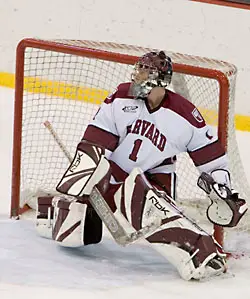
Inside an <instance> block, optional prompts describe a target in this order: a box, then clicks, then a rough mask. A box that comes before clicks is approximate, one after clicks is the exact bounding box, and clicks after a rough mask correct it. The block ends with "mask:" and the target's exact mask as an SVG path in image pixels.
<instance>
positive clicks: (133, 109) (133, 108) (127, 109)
mask: <svg viewBox="0 0 250 299" xmlns="http://www.w3.org/2000/svg"><path fill="white" fill-rule="evenodd" d="M137 108H138V106H125V107H123V108H122V110H123V112H129V113H136V110H137Z"/></svg>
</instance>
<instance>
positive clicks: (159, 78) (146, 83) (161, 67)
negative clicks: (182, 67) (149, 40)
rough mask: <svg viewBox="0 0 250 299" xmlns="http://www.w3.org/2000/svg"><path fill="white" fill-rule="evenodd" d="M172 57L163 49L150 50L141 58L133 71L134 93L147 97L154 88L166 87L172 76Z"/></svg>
mask: <svg viewBox="0 0 250 299" xmlns="http://www.w3.org/2000/svg"><path fill="white" fill-rule="evenodd" d="M172 73H173V69H172V62H171V58H170V57H168V56H166V54H165V53H164V52H163V51H160V52H149V53H146V54H144V55H143V56H142V57H140V58H139V60H138V62H137V63H136V64H135V67H134V72H133V73H132V82H133V95H134V96H135V97H137V98H138V97H142V98H143V97H146V96H147V95H148V94H149V93H150V91H151V90H152V88H154V87H156V86H159V87H164V88H166V87H167V86H168V85H169V84H170V82H171V78H172Z"/></svg>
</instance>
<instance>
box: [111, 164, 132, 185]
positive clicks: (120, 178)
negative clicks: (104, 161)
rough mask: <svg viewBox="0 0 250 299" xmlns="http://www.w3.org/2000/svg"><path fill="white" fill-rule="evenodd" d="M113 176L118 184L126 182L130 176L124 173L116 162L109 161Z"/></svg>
mask: <svg viewBox="0 0 250 299" xmlns="http://www.w3.org/2000/svg"><path fill="white" fill-rule="evenodd" d="M109 163H110V166H111V170H112V172H111V173H112V175H113V177H114V179H115V180H116V182H124V181H125V179H126V178H127V176H128V173H127V172H126V171H124V170H123V169H122V168H121V167H120V166H119V165H117V164H116V163H115V162H114V161H112V160H109Z"/></svg>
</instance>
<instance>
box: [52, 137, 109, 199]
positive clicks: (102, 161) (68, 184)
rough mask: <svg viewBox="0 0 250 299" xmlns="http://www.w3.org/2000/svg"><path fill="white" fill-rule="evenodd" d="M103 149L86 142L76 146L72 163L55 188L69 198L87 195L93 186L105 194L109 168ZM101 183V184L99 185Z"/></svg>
mask: <svg viewBox="0 0 250 299" xmlns="http://www.w3.org/2000/svg"><path fill="white" fill-rule="evenodd" d="M104 154H105V150H104V148H102V147H100V146H97V145H95V144H92V143H89V142H87V141H82V142H80V143H79V144H78V146H77V150H76V153H75V156H74V159H73V161H72V162H71V164H70V166H69V167H68V169H67V171H66V172H65V174H64V175H63V177H62V179H61V181H60V182H59V184H58V185H57V187H56V190H57V191H58V192H60V193H63V194H67V195H71V196H83V195H89V194H90V193H91V191H92V189H93V187H94V186H95V185H98V184H99V185H100V186H99V187H100V188H99V190H102V193H105V192H106V190H107V189H108V186H109V180H110V176H111V168H110V164H109V162H108V160H107V159H106V158H105V155H104ZM100 182H101V183H100Z"/></svg>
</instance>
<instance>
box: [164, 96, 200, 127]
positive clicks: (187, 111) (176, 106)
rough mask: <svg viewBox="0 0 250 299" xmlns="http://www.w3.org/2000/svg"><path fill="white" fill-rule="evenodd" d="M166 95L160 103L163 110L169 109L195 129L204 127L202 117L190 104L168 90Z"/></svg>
mask: <svg viewBox="0 0 250 299" xmlns="http://www.w3.org/2000/svg"><path fill="white" fill-rule="evenodd" d="M166 94H167V97H166V98H165V101H164V102H163V103H162V107H163V108H167V109H170V110H172V111H174V112H175V113H177V114H179V115H180V116H181V117H183V118H185V119H186V120H187V121H188V122H189V123H190V124H191V125H193V126H194V127H196V128H203V127H204V126H205V125H206V123H205V120H204V119H203V117H202V115H201V114H200V113H199V111H198V109H197V108H196V107H195V106H194V105H193V104H192V103H191V102H189V101H188V100H187V99H185V98H184V97H182V96H181V95H179V94H177V93H174V92H172V91H170V90H168V91H167V93H166Z"/></svg>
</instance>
